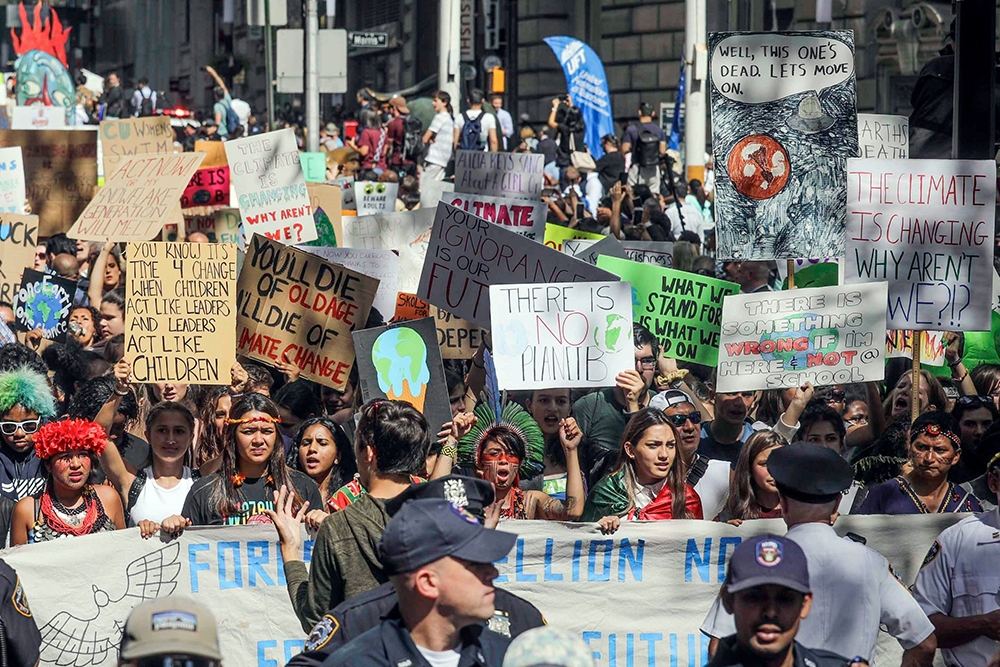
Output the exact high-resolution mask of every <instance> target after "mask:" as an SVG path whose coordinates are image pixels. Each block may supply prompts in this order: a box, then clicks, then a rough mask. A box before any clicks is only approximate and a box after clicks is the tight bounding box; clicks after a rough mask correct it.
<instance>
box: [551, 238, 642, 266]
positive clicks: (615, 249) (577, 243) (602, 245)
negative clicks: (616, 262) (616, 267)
mask: <svg viewBox="0 0 1000 667" xmlns="http://www.w3.org/2000/svg"><path fill="white" fill-rule="evenodd" d="M562 251H563V252H564V253H566V254H567V255H571V256H573V257H576V258H577V259H582V260H583V261H585V262H586V263H587V264H593V265H594V266H597V258H598V257H600V256H601V255H607V256H608V257H618V258H620V259H628V256H627V255H626V254H625V248H623V247H622V244H621V242H619V241H618V239H616V238H615V237H614V236H605V237H604V238H603V239H601V240H600V241H597V240H594V239H566V240H565V241H563V245H562Z"/></svg>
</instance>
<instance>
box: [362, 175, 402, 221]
mask: <svg viewBox="0 0 1000 667" xmlns="http://www.w3.org/2000/svg"><path fill="white" fill-rule="evenodd" d="M398 191H399V183H381V182H378V181H356V182H355V183H354V204H355V206H357V211H358V215H359V216H361V215H373V214H375V213H391V212H392V211H395V210H396V193H397V192H398Z"/></svg>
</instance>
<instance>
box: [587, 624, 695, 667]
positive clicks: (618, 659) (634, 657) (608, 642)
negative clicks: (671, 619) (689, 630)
mask: <svg viewBox="0 0 1000 667" xmlns="http://www.w3.org/2000/svg"><path fill="white" fill-rule="evenodd" d="M582 636H583V641H584V643H586V644H587V647H588V648H589V649H590V652H591V655H592V656H593V658H594V661H595V663H597V664H606V665H607V666H608V667H640V666H641V665H643V664H645V665H647V666H648V667H657V665H659V666H660V667H666V664H667V663H666V660H667V659H669V662H670V667H678V666H679V665H684V666H685V667H703V666H704V665H706V664H708V644H709V641H710V640H709V638H708V637H706V636H704V635H702V634H701V633H697V634H688V635H680V637H678V635H676V634H672V635H669V636H668V637H667V643H668V646H669V650H670V655H669V657H668V656H664V655H663V654H662V653H661V654H660V658H661V660H660V661H659V662H658V661H657V659H656V658H657V655H656V642H661V641H663V634H662V633H660V632H649V633H646V632H644V633H642V634H640V635H639V636H638V642H639V650H638V651H637V650H636V640H637V638H636V635H635V633H632V632H628V633H625V634H624V641H623V640H622V634H621V633H614V632H609V633H608V634H607V635H605V634H604V633H602V632H594V631H588V632H584V633H582ZM685 639H687V641H686V642H685V641H684V640H685ZM699 642H700V649H701V650H700V651H699V650H698V647H699ZM643 643H645V645H646V656H645V663H644V662H643V656H642V645H643ZM684 644H686V645H687V656H686V658H687V660H686V661H682V660H681V657H680V655H679V654H678V646H682V645H684ZM620 646H624V649H625V650H624V651H623V653H621V654H620V653H619V652H618V648H619V647H620ZM605 650H606V651H607V652H606V653H605ZM604 655H607V660H606V661H605V660H602V657H603V656H604Z"/></svg>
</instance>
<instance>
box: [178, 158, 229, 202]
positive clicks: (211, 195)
mask: <svg viewBox="0 0 1000 667" xmlns="http://www.w3.org/2000/svg"><path fill="white" fill-rule="evenodd" d="M200 206H229V167H212V168H211V169H199V170H198V171H196V172H194V175H193V176H192V177H191V180H190V181H189V182H188V185H187V187H186V188H184V192H183V193H181V208H194V207H200Z"/></svg>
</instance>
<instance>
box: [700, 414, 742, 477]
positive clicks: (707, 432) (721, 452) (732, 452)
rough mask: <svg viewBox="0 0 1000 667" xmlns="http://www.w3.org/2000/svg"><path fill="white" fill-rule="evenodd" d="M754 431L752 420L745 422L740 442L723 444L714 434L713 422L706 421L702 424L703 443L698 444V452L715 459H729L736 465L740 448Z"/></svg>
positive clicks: (732, 464) (731, 463) (730, 462)
mask: <svg viewBox="0 0 1000 667" xmlns="http://www.w3.org/2000/svg"><path fill="white" fill-rule="evenodd" d="M754 433H756V431H754V430H753V425H752V424H751V423H750V422H743V432H742V433H741V434H740V441H739V443H738V444H737V443H733V444H722V443H721V442H719V441H717V440H716V439H715V436H713V435H712V422H704V423H703V424H702V425H701V444H700V445H698V454H700V455H701V456H705V457H708V458H709V459H711V460H713V461H728V462H729V464H730V465H731V466H733V467H735V466H736V460H737V459H738V458H739V457H740V448H742V447H743V443H744V442H746V441H747V440H749V439H750V436H751V435H753V434H754Z"/></svg>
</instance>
